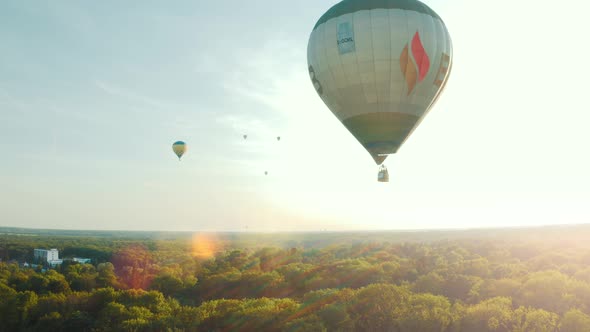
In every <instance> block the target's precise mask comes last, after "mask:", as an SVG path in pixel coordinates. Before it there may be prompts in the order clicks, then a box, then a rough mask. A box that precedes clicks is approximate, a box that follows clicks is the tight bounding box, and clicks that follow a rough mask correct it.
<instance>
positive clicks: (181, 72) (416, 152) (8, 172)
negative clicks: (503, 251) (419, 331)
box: [0, 0, 590, 231]
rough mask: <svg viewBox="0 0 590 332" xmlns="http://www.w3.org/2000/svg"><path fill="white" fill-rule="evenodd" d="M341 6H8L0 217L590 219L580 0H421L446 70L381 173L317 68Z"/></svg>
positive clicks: (65, 223)
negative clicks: (312, 41)
mask: <svg viewBox="0 0 590 332" xmlns="http://www.w3.org/2000/svg"><path fill="white" fill-rule="evenodd" d="M336 2H337V1H332V0H330V1H324V0H322V1H318V0H299V1H276V0H275V1H271V0H258V1H249V2H244V1H229V0H218V1H208V2H205V1H192V0H191V1H188V0H187V1H173V2H166V1H124V2H121V1H111V0H109V1H99V2H94V1H59V2H57V1H49V0H39V1H23V0H5V1H2V2H0V138H1V139H0V226H22V227H38V228H74V229H133V230H143V229H145V230H248V231H255V230H256V231H258V230H262V231H275V230H320V229H328V230H348V229H419V228H464V227H489V226H523V225H539V224H569V223H586V222H590V175H589V171H588V170H590V157H589V151H590V149H589V148H588V144H589V143H590V131H589V130H588V123H589V122H590V115H589V112H590V109H589V108H588V102H587V95H588V92H587V87H588V86H589V85H590V83H589V78H590V67H589V66H588V64H587V62H588V61H587V59H589V58H590V47H589V46H588V45H587V33H588V31H590V23H589V22H588V20H587V17H586V16H587V15H586V13H585V12H584V11H583V10H579V9H580V8H585V7H587V6H588V5H587V4H586V3H585V2H582V1H581V0H578V1H573V2H570V3H569V4H568V5H567V6H565V5H563V6H562V5H561V4H557V3H555V2H547V3H543V2H539V1H532V0H521V1H517V2H514V1H509V0H498V1H494V2H480V1H468V0H444V1H443V0H429V1H425V3H426V4H428V5H429V6H430V7H431V8H432V9H434V10H435V11H436V12H437V13H438V14H439V15H440V16H441V17H442V18H443V20H444V21H445V23H446V25H447V27H448V29H449V32H450V34H451V37H452V39H453V47H454V64H453V72H452V73H451V76H450V80H449V82H448V84H447V88H446V89H445V91H444V94H443V95H442V97H441V99H440V100H439V102H438V103H437V104H436V106H435V108H434V109H433V110H432V111H431V112H430V113H429V115H428V116H427V117H426V119H425V120H424V121H423V122H422V124H421V125H420V127H419V128H418V129H417V130H416V131H415V132H414V133H413V135H412V136H411V137H410V139H409V140H408V141H407V142H406V143H405V144H404V146H403V147H402V148H401V149H400V151H399V152H398V153H397V155H394V156H391V157H389V158H388V160H387V162H386V164H387V165H388V167H389V171H390V176H391V180H390V181H391V182H390V183H388V184H383V183H377V181H376V173H377V167H376V166H375V164H374V162H373V160H372V159H371V157H370V156H369V154H368V153H367V152H366V151H365V150H364V149H363V148H362V146H361V145H360V144H359V143H358V142H357V141H356V140H355V139H354V137H353V136H352V135H351V134H349V133H348V132H347V131H346V129H345V128H344V127H343V126H342V125H341V124H340V122H339V121H337V119H336V118H335V117H334V116H333V115H332V114H331V113H330V112H329V110H328V109H327V108H326V106H325V105H324V104H323V102H322V101H321V99H320V98H319V97H318V96H317V94H316V92H315V90H314V88H313V86H312V84H311V83H310V81H309V76H308V72H307V58H306V49H307V41H308V38H309V34H310V32H311V29H312V27H313V26H314V24H315V22H316V21H317V19H318V18H319V17H320V16H321V15H322V14H323V13H324V12H325V11H326V10H327V9H328V8H330V7H331V6H332V5H334V4H335V3H336ZM560 6H561V7H560ZM243 134H248V139H247V140H246V141H244V140H243V139H242V135H243ZM279 135H280V136H281V137H282V139H281V141H280V142H277V141H276V139H275V137H276V136H279ZM176 140H184V141H186V142H187V144H188V146H189V150H188V152H187V154H186V155H185V156H184V157H183V160H182V161H181V162H178V160H177V159H176V157H175V156H174V155H173V153H172V150H171V144H172V143H173V142H174V141H176ZM265 171H268V172H269V175H268V176H265V175H264V172H265Z"/></svg>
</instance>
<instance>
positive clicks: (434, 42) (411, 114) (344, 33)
mask: <svg viewBox="0 0 590 332" xmlns="http://www.w3.org/2000/svg"><path fill="white" fill-rule="evenodd" d="M452 58H453V49H452V45H451V37H450V36H449V33H448V31H447V28H446V27H445V24H444V23H443V21H442V19H441V18H440V17H439V16H438V15H437V14H436V13H435V12H434V11H433V10H432V9H430V8H429V7H428V6H426V5H425V4H423V3H422V2H420V1H417V0H344V1H341V2H340V3H338V4H336V5H334V6H333V7H332V8H330V9H329V10H328V11H327V12H326V13H325V14H324V15H323V16H321V17H320V19H319V20H318V22H317V23H316V25H315V26H314V28H313V31H312V32H311V36H310V38H309V44H308V47H307V62H308V66H309V74H310V78H311V81H312V83H313V85H314V87H315V89H316V91H317V93H318V94H319V96H320V97H321V98H322V100H323V101H324V103H325V104H326V106H328V108H329V109H330V110H331V111H332V113H333V114H334V115H335V116H336V117H337V118H338V119H339V120H340V121H341V122H342V124H344V126H345V127H346V128H347V129H348V130H349V131H350V133H352V135H354V137H356V139H357V140H358V141H359V142H360V143H361V144H362V145H363V146H364V148H365V149H366V150H367V151H368V152H369V154H371V156H372V157H373V159H374V160H375V162H376V163H377V164H378V165H381V164H382V163H383V161H384V160H385V158H387V156H388V155H390V154H393V153H396V152H397V151H398V149H399V148H400V146H401V145H402V144H403V143H404V141H405V140H406V139H407V138H408V136H409V135H410V134H411V133H412V131H413V130H414V129H415V128H416V127H417V126H418V124H419V123H420V121H421V120H422V119H423V118H424V116H425V115H426V113H428V111H429V110H430V109H431V108H432V106H433V105H434V103H435V102H436V100H437V99H438V97H439V96H440V93H441V92H442V90H443V88H444V86H445V84H446V82H447V79H448V77H449V73H450V71H451V64H452Z"/></svg>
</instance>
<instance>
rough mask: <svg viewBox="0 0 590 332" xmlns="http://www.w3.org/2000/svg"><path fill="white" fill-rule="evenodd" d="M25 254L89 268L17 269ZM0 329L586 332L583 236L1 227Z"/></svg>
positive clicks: (589, 300) (588, 244) (586, 238)
mask: <svg viewBox="0 0 590 332" xmlns="http://www.w3.org/2000/svg"><path fill="white" fill-rule="evenodd" d="M33 248H57V249H59V250H60V256H61V257H65V258H67V257H74V256H76V257H87V258H91V259H92V264H77V263H72V262H68V261H66V262H64V264H63V265H62V266H60V267H58V268H56V269H46V270H45V269H42V268H41V267H37V268H25V267H22V263H24V262H25V261H26V262H31V261H32V260H33V257H32V256H33ZM0 331H400V332H401V331H425V332H429V331H433V332H434V331H449V332H450V331H457V332H458V331H477V332H481V331H522V332H524V331H564V332H565V331H567V332H569V331H590V227H588V226H575V227H574V226H571V227H551V228H539V229H512V230H479V231H438V232H436V231H433V232H367V233H330V232H323V233H309V234H306V233H298V234H253V233H245V234H238V233H225V234H182V233H158V234H156V233H122V232H117V233H108V232H100V233H98V232H97V233H92V232H78V233H76V232H73V231H69V232H60V231H35V230H23V229H8V228H3V229H0Z"/></svg>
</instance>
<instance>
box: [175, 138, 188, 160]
mask: <svg viewBox="0 0 590 332" xmlns="http://www.w3.org/2000/svg"><path fill="white" fill-rule="evenodd" d="M172 151H174V153H175V154H176V155H177V156H178V160H180V157H182V155H183V154H184V153H185V152H186V144H185V143H184V142H183V141H178V142H174V144H172Z"/></svg>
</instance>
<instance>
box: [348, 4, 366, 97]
mask: <svg viewBox="0 0 590 332" xmlns="http://www.w3.org/2000/svg"><path fill="white" fill-rule="evenodd" d="M360 12H361V11H360V10H359V11H356V12H354V13H352V14H351V16H352V29H353V31H354V14H356V13H360ZM355 39H356V35H355ZM358 54H359V53H358V52H357V51H356V43H355V51H354V59H355V60H356V69H357V71H358V75H359V82H360V83H361V84H360V85H361V89H362V91H363V96H365V101H367V92H366V91H365V84H363V77H362V76H361V66H360V65H359V56H358Z"/></svg>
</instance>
